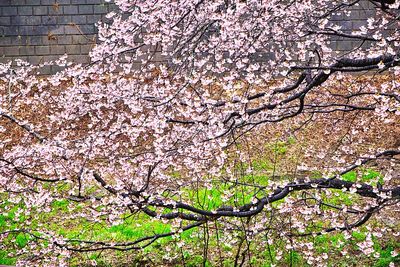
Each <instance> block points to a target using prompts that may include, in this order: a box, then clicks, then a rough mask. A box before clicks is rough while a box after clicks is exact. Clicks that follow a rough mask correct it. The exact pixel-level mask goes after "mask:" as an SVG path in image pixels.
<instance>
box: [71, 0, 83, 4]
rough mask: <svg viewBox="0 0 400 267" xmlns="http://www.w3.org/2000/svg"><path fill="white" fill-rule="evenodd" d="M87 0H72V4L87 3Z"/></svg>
mask: <svg viewBox="0 0 400 267" xmlns="http://www.w3.org/2000/svg"><path fill="white" fill-rule="evenodd" d="M86 1H87V0H71V4H80V5H84V4H86Z"/></svg>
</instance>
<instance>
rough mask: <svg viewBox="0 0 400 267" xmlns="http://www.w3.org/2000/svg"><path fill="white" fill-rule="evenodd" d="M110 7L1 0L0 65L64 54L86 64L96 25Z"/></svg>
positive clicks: (95, 1)
mask: <svg viewBox="0 0 400 267" xmlns="http://www.w3.org/2000/svg"><path fill="white" fill-rule="evenodd" d="M113 8H115V7H113V5H111V4H109V3H107V2H106V1H105V0H0V63H4V62H8V61H10V60H15V59H17V58H20V59H25V60H27V61H29V62H30V63H32V64H39V63H41V62H44V61H49V60H55V59H57V58H58V57H60V56H61V55H63V54H64V53H67V54H69V55H71V57H70V59H71V60H73V61H76V63H81V64H87V63H89V57H88V53H89V51H90V49H91V48H92V47H93V45H94V44H95V40H96V38H95V35H96V32H97V29H96V27H95V23H96V22H98V21H100V20H102V19H103V18H104V16H105V14H107V13H108V12H109V11H111V10H112V9H113ZM56 67H57V66H52V67H51V68H48V69H47V70H45V72H44V73H43V74H50V73H53V72H55V71H57V70H58V69H57V68H56Z"/></svg>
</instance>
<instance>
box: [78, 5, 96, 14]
mask: <svg viewBox="0 0 400 267" xmlns="http://www.w3.org/2000/svg"><path fill="white" fill-rule="evenodd" d="M78 10H79V14H93V6H92V5H79V6H78Z"/></svg>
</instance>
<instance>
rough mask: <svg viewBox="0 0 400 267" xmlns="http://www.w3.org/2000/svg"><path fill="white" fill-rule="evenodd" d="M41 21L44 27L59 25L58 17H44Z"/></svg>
mask: <svg viewBox="0 0 400 267" xmlns="http://www.w3.org/2000/svg"><path fill="white" fill-rule="evenodd" d="M41 18H42V19H41V21H42V24H43V25H56V24H57V19H58V18H57V17H55V16H42V17H41Z"/></svg>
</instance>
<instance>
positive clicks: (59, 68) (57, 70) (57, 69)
mask: <svg viewBox="0 0 400 267" xmlns="http://www.w3.org/2000/svg"><path fill="white" fill-rule="evenodd" d="M64 69H65V67H62V66H57V65H52V66H51V73H57V72H59V71H62V70H64Z"/></svg>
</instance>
